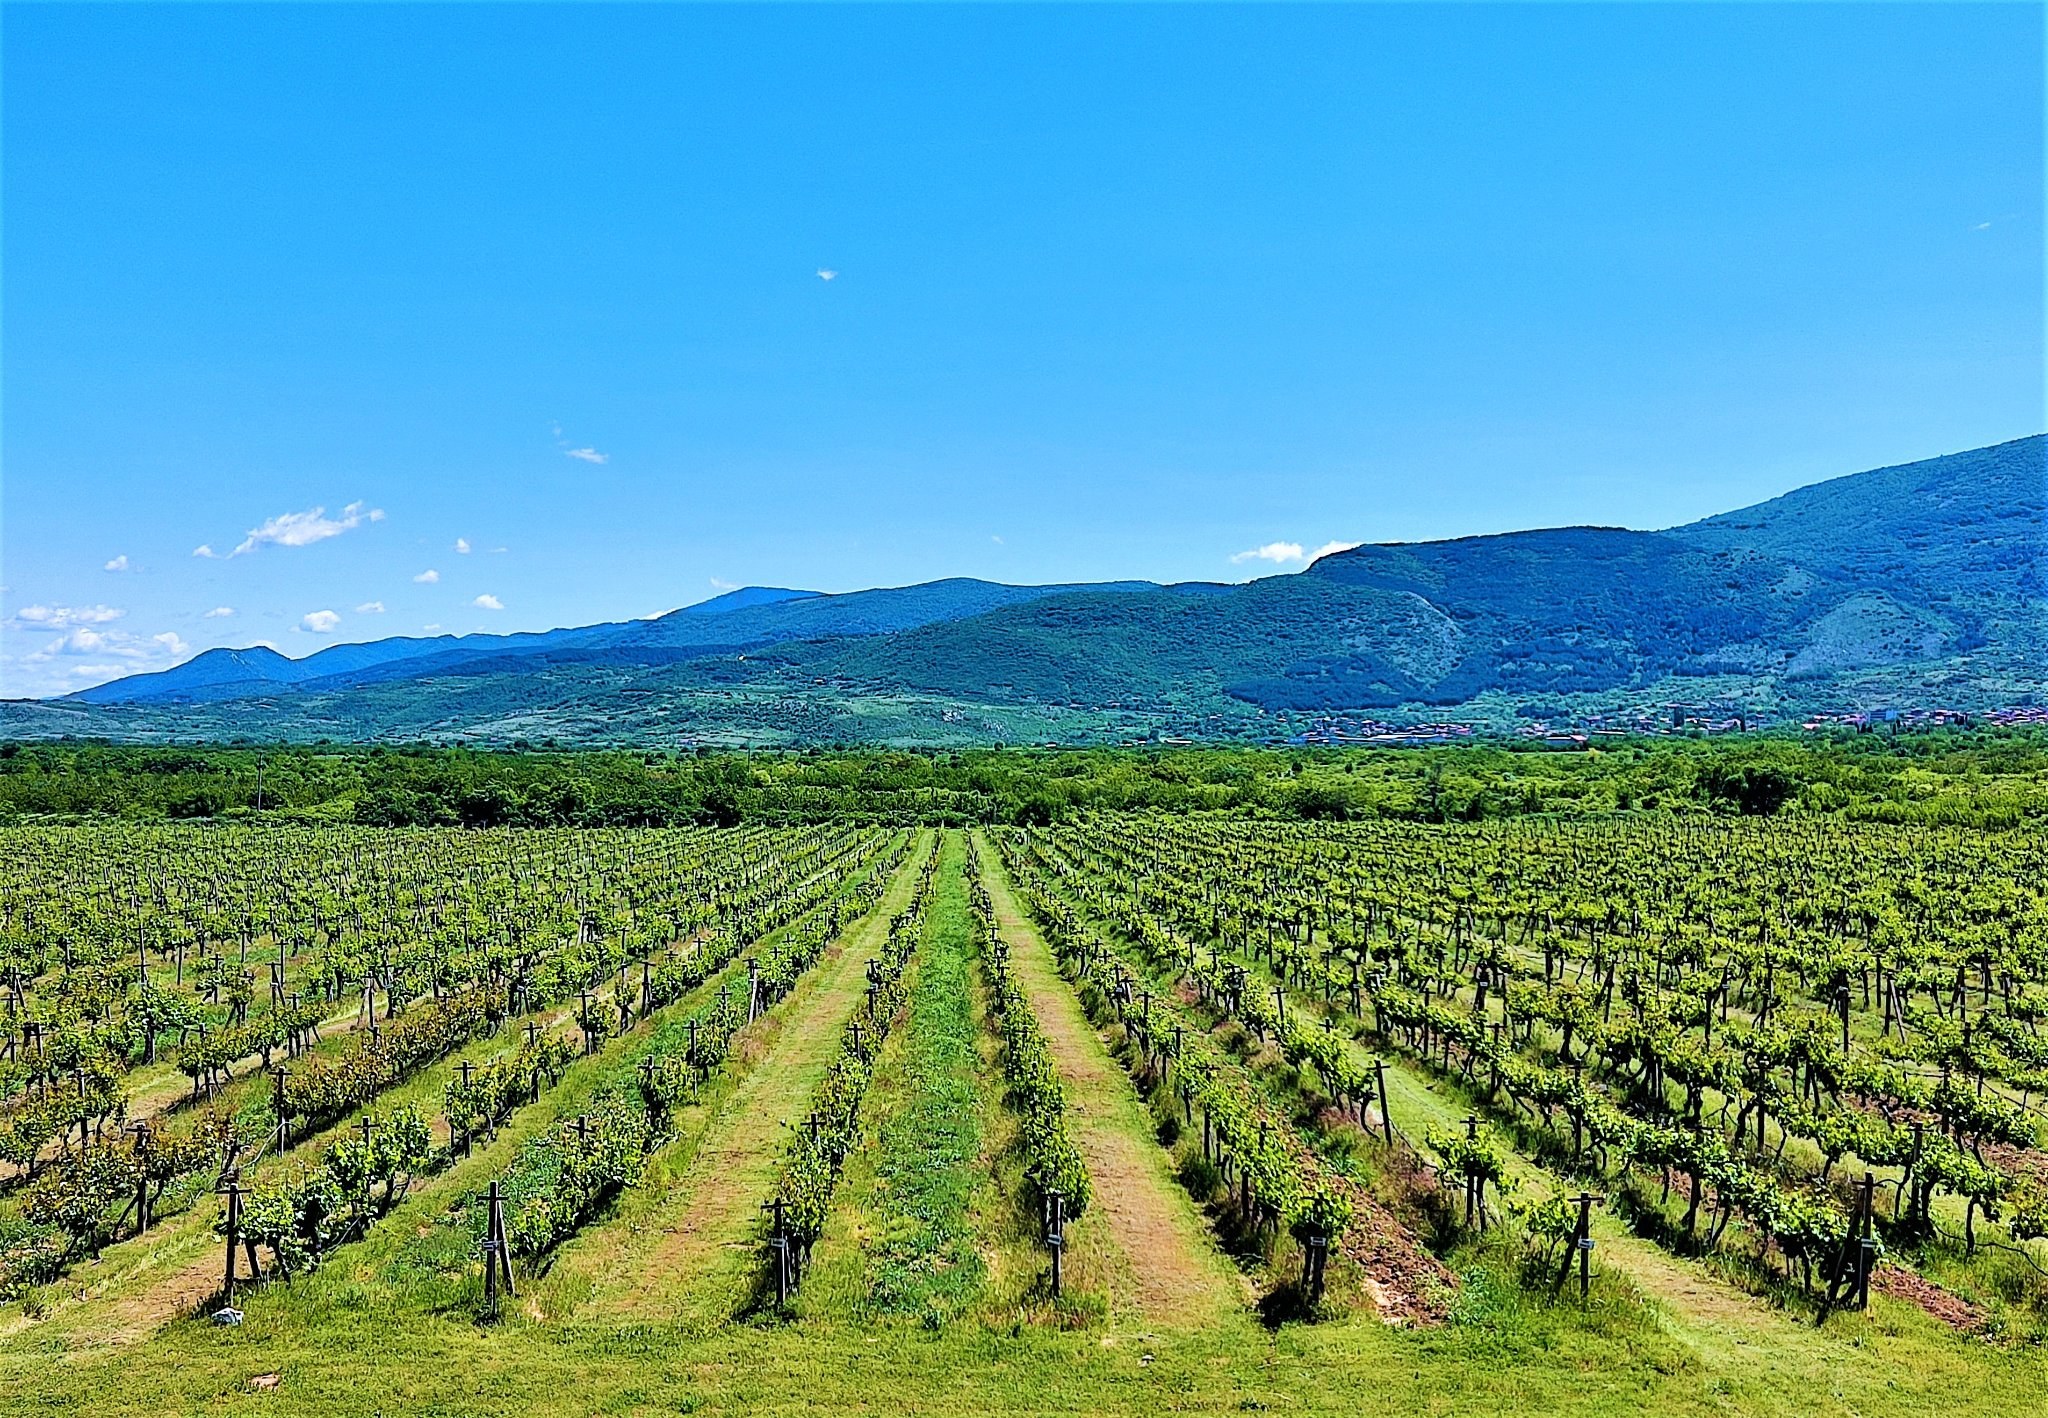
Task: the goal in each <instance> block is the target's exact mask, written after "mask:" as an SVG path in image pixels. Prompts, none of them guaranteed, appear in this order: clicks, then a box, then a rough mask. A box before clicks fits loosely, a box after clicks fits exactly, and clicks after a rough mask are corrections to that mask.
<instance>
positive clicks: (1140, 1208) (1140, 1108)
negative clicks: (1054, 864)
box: [981, 842, 1246, 1326]
mask: <svg viewBox="0 0 2048 1418" xmlns="http://www.w3.org/2000/svg"><path fill="white" fill-rule="evenodd" d="M981 856H982V861H983V863H984V870H985V872H986V881H987V885H988V892H989V898H990V900H991V901H993V902H994V904H995V912H996V927H997V929H999V930H1000V931H1001V932H1002V934H1003V939H1005V940H1006V941H1008V942H1009V943H1010V958H1011V969H1012V970H1013V971H1014V973H1015V976H1016V980H1017V988H1018V989H1020V990H1021V991H1023V993H1024V997H1025V998H1026V999H1027V1000H1028V1001H1030V1004H1031V1009H1032V1012H1033V1013H1034V1014H1035V1015H1036V1016H1037V1017H1038V1023H1039V1027H1040V1028H1041V1029H1043V1030H1044V1031H1045V1038H1046V1043H1047V1045H1048V1046H1049V1047H1050V1048H1051V1049H1052V1053H1053V1057H1054V1059H1055V1060H1057V1062H1058V1064H1059V1069H1060V1078H1061V1081H1062V1082H1063V1083H1064V1084H1065V1085H1066V1089H1067V1112H1068V1116H1069V1118H1070V1120H1071V1124H1072V1127H1073V1134H1074V1144H1075V1146H1077V1147H1079V1148H1080V1149H1081V1156H1082V1157H1083V1159H1084V1160H1086V1162H1087V1164H1088V1173H1089V1176H1090V1177H1091V1178H1092V1179H1093V1183H1094V1191H1095V1197H1094V1201H1093V1202H1092V1203H1091V1204H1090V1206H1089V1209H1088V1213H1087V1214H1086V1215H1085V1216H1083V1217H1082V1218H1081V1220H1080V1221H1079V1222H1078V1223H1076V1224H1075V1225H1074V1226H1073V1227H1071V1228H1069V1231H1068V1245H1069V1257H1070V1259H1071V1260H1072V1262H1073V1263H1074V1264H1075V1266H1076V1269H1077V1270H1078V1271H1079V1276H1077V1278H1081V1277H1085V1281H1084V1283H1093V1282H1096V1281H1098V1280H1099V1282H1100V1283H1102V1284H1103V1285H1104V1286H1105V1287H1106V1288H1107V1289H1108V1291H1109V1300H1110V1309H1111V1313H1112V1314H1113V1315H1114V1314H1116V1313H1117V1312H1119V1311H1127V1312H1132V1313H1135V1315H1137V1316H1138V1317H1141V1318H1143V1319H1144V1320H1147V1321H1150V1322H1154V1323H1158V1324H1165V1325H1182V1326H1185V1325H1199V1324H1204V1323H1210V1322H1214V1321H1216V1320H1218V1319H1220V1318H1222V1317H1224V1316H1226V1315H1229V1314H1231V1313H1233V1312H1235V1311H1237V1310H1239V1309H1240V1308H1241V1306H1242V1302H1243V1301H1244V1299H1245V1298H1246V1295H1245V1289H1244V1284H1243V1281H1242V1279H1241V1278H1240V1276H1239V1274H1238V1272H1237V1270H1236V1269H1235V1267H1233V1266H1232V1265H1231V1263H1230V1262H1229V1260H1228V1259H1227V1258H1226V1257H1225V1256H1224V1255H1223V1253H1222V1252H1221V1251H1220V1250H1219V1249H1218V1248H1217V1246H1216V1244H1215V1241H1214V1240H1213V1238H1212V1237H1211V1235H1210V1232H1209V1228H1208V1226H1207V1224H1206V1222H1205V1221H1204V1220H1203V1218H1202V1216H1201V1214H1200V1212H1199V1211H1197V1210H1196V1208H1195V1206H1194V1203H1193V1202H1192V1201H1190V1200H1189V1198H1188V1195H1187V1193H1186V1192H1185V1191H1184V1190H1183V1189H1182V1188H1181V1187H1180V1186H1179V1185H1178V1184H1177V1183H1176V1182H1175V1181H1174V1180H1173V1177H1172V1175H1171V1173H1170V1170H1169V1159H1168V1154H1167V1152H1166V1149H1165V1148H1163V1147H1161V1146H1160V1145H1159V1142H1158V1140H1157V1137H1156V1134H1155V1130H1154V1127H1153V1122H1152V1114H1151V1110H1150V1109H1149V1108H1147V1107H1146V1105H1145V1102H1144V1100H1143V1099H1141V1098H1140V1097H1139V1096H1138V1092H1137V1089H1136V1087H1135V1086H1134V1085H1133V1084H1132V1083H1131V1081H1130V1076H1129V1075H1128V1074H1126V1073H1125V1072H1124V1070H1123V1068H1122V1067H1121V1066H1120V1065H1118V1063H1117V1062H1116V1060H1115V1059H1113V1058H1111V1057H1110V1054H1109V1049H1108V1047H1107V1046H1106V1045H1105V1044H1104V1043H1103V1041H1102V1037H1101V1035H1099V1034H1097V1033H1096V1032H1095V1027H1094V1026H1093V1025H1092V1024H1091V1023H1089V1020H1088V1015H1087V1012H1086V1011H1085V1010H1083V1009H1082V1007H1081V1001H1080V998H1079V997H1078V996H1077V995H1076V994H1075V993H1074V991H1073V989H1072V988H1071V987H1070V986H1069V985H1068V983H1067V981H1066V978H1065V977H1064V976H1062V975H1061V974H1060V971H1059V966H1058V964H1057V963H1056V962H1055V961H1054V959H1053V954H1052V950H1051V948H1050V947H1049V946H1047V945H1046V943H1045V941H1044V940H1043V939H1041V938H1040V936H1039V934H1038V932H1037V930H1035V929H1034V928H1033V927H1032V926H1031V924H1030V922H1029V921H1028V920H1027V919H1026V918H1025V916H1024V914H1023V912H1022V910H1021V909H1020V908H1019V907H1018V905H1017V901H1016V898H1015V897H1014V896H1013V895H1012V894H1011V891H1010V882H1009V878H1008V876H1007V875H1006V874H1005V873H1004V871H1003V868H1002V860H1001V857H1000V856H999V855H998V854H997V852H996V851H995V849H994V847H993V846H991V845H989V844H988V843H986V842H983V843H982V844H981Z"/></svg>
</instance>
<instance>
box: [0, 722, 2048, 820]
mask: <svg viewBox="0 0 2048 1418" xmlns="http://www.w3.org/2000/svg"><path fill="white" fill-rule="evenodd" d="M1089 810H1107V811H1160V812H1173V813H1190V812H1197V813H1219V814H1227V815H1233V816H1245V817H1278V818H1298V819H1308V820H1374V819H1392V820H1402V821H1422V822H1459V821H1481V820H1486V819H1494V818H1504V817H1517V816H1524V815H1535V814H1552V815H1558V814H1562V815H1570V816H1583V815H1597V814H1605V813H1615V812H1679V813H1731V814H1746V815H1771V814H1779V813H1794V814H1799V813H1814V814H1829V815H1837V816H1843V817H1849V818H1855V819H1862V820H1875V821H1889V822H1901V823H1905V822H1945V823H1953V824H1958V825H1971V826H1982V827H1992V828H2001V827H2013V826H2018V825H2021V824H2023V823H2026V822H2029V821H2037V820H2039V819H2040V818H2042V817H2044V816H2048V736H2044V735H2042V734H2040V733H2038V732H2034V733H2029V732H2024V731H2013V732H1990V731H1959V730H1934V731H1927V732H1918V733H1905V734H1900V735H1897V736H1895V737H1894V736H1890V735H1886V736H1877V735H1861V736H1852V735H1843V736H1838V737H1832V738H1829V737H1822V736H1810V737H1805V738H1794V737H1774V736H1739V737H1729V738H1726V739H1683V738H1672V739H1642V740H1634V741H1626V742H1619V743H1615V744H1612V745H1605V746H1601V747H1598V748H1595V749H1590V750H1582V751H1575V752H1555V751H1548V750H1545V749H1541V748H1538V747H1535V746H1532V745H1521V744H1482V745H1473V746H1469V747H1467V746H1455V747H1443V748H1430V749H1377V748H1273V749H1262V748H1242V747H1229V748H1223V747H1217V748H1209V747H1199V746H1196V747H1157V748H1124V749H1110V748H1101V749H1067V750H1054V749H1045V750H1039V749H1017V748H1009V749H1005V748H986V749H971V750H960V751H943V750H923V751H908V750H890V749H860V750H833V749H807V750H804V751H801V752H768V751H755V752H749V751H742V750H710V749H696V750H682V751H653V750H627V749H616V750H591V749H576V750H557V749H552V748H548V747H544V746H543V747H534V746H531V745H524V744H521V745H516V746H514V747H512V748H509V749H503V750H488V749H477V748H465V747H448V746H440V745H418V746H397V747H393V746H385V745H376V746H369V747H359V746H350V745H339V744H321V743H315V744H295V745H252V744H231V745H191V746H183V745H180V746H139V745H117V744H109V743H103V742H92V741H70V740H60V741H56V742H41V743H7V744H0V823H5V822H18V821H49V820H58V821H65V820H90V819H99V818H122V819H129V820H137V821H167V820H182V819H198V820H208V819H212V820H240V819H248V818H255V817H259V816H260V817H261V818H263V819H265V820H278V819H283V820H292V821H314V822H352V823H357V824H361V825H365V826H384V827H399V826H445V827H466V828H493V827H557V826H577V827H655V826H689V825H716V826H730V825H735V824H738V823H743V822H811V821H827V820H833V819H859V820H864V821H884V822H895V823H909V822H920V823H940V824H951V825H961V824H972V823H1020V824H1044V823H1050V822H1055V821H1059V820H1061V819H1063V818H1065V817H1068V816H1070V815H1072V814H1074V813H1076V812H1081V811H1089Z"/></svg>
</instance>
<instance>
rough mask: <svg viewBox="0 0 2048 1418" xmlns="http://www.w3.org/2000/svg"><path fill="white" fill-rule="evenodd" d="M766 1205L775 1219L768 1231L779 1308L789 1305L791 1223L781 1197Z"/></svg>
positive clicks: (769, 1255)
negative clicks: (785, 1212)
mask: <svg viewBox="0 0 2048 1418" xmlns="http://www.w3.org/2000/svg"><path fill="white" fill-rule="evenodd" d="M766 1205H767V1207H768V1209H769V1210H770V1211H772V1212H773V1213H774V1219H773V1220H772V1221H771V1222H770V1225H769V1231H768V1262H769V1264H770V1265H772V1266H773V1267H774V1268H775V1303H776V1305H777V1306H783V1305H787V1304H788V1303H789V1289H790V1279H791V1277H790V1273H789V1223H788V1218H787V1217H786V1216H785V1214H784V1202H783V1200H782V1198H781V1197H779V1196H778V1197H776V1198H775V1200H773V1201H771V1202H768V1203H766Z"/></svg>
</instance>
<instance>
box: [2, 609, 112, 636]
mask: <svg viewBox="0 0 2048 1418" xmlns="http://www.w3.org/2000/svg"><path fill="white" fill-rule="evenodd" d="M127 613H128V612H126V611H124V610H119V609H116V608H115V607H113V606H42V605H36V606H23V607H22V608H21V609H20V610H18V611H16V612H15V613H14V619H15V621H16V622H18V623H19V624H21V625H23V626H30V627H34V628H36V629H39V630H68V629H70V628H71V627H72V626H74V625H105V624H106V623H107V622H109V621H114V620H119V619H120V618H121V617H122V616H124V615H126V614H127Z"/></svg>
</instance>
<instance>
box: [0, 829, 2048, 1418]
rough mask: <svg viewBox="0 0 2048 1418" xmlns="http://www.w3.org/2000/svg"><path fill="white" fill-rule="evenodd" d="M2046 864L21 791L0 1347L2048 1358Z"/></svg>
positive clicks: (1289, 1405) (1239, 1399) (562, 1372)
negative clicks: (383, 820)
mask: <svg viewBox="0 0 2048 1418" xmlns="http://www.w3.org/2000/svg"><path fill="white" fill-rule="evenodd" d="M2044 880H2048V839H2044V838H2043V837H2042V836H2041V834H2040V833H2039V832H2038V830H2034V829H2031V828H2027V827H2021V828H2018V829H2002V828H1984V827H1977V826H1969V827H1964V826H1945V825H1939V824H1933V823H1907V824H1896V823H1882V822H1853V821H1846V820H1842V819H1839V818H1826V817H1817V816H1811V815H1807V816H1790V817H1782V818H1765V817H1741V816H1729V815H1719V814H1705V813H1693V814H1676V813H1658V812H1649V813H1643V812H1635V813H1606V814H1600V815H1593V816H1586V817H1583V818H1577V819H1574V818H1566V817H1556V816H1530V817H1527V818H1523V819H1519V820H1509V821H1500V820H1493V821H1479V822H1475V823H1469V824H1466V823H1460V824H1440V823H1427V822H1409V821H1394V820H1373V821H1362V822H1341V821H1312V820H1299V819H1294V820H1283V819H1276V818H1270V817H1263V818H1262V817H1252V816H1225V815H1216V814H1207V813H1192V812H1191V813H1183V814H1166V813H1157V812H1115V811H1103V810H1093V811H1081V812H1074V813H1069V814H1067V815H1065V816H1064V818H1063V820H1061V821H1059V822H1057V823H1055V824H1053V825H1046V826H1025V825H1002V824H995V823H985V824H981V825H968V826H937V825H919V824H917V823H915V822H904V823H900V824H897V825H878V824H875V823H872V822H869V823H862V822H858V821H854V820H830V821H820V822H815V823H807V824H806V823H796V824H782V825H772V824H759V823H748V824H743V825H739V826H732V827H716V826H702V827H674V828H644V829H643V828H591V827H584V828H572V827H564V828H545V827H529V828H517V827H515V828H496V829H487V830H462V829H457V828H413V827H368V826H354V825H334V824H329V823H319V822H316V821H310V820H304V819H302V820H300V821H298V822H295V823H283V822H274V821H269V822H260V823H259V822H243V823H238V824H229V823H226V822H221V823H208V824H199V825H184V824H170V823H138V822H127V823H123V822H116V821H109V820H81V821H76V822H71V823H66V824H21V825H15V826H9V827H4V828H0V989H4V991H5V995H4V999H0V1005H4V1011H0V1024H4V1026H5V1029H6V1037H5V1041H4V1046H0V1398H4V1400H5V1407H6V1411H8V1412H10V1413H16V1412H19V1413H38V1412H51V1413H57V1412H66V1413H68V1412H77V1411H90V1412H94V1413H127V1412H136V1413H144V1412H146V1413H164V1412H204V1413H236V1412H243V1411H251V1412H253V1411H282V1412H291V1413H338V1414H339V1413H351V1414H353V1413H362V1414H371V1413H408V1414H423V1413H449V1414H472V1413H550V1414H552V1413H574V1414H584V1413H670V1412H683V1411H693V1412H705V1413H714V1412H761V1411H771V1412H773V1411H795V1410H798V1409H818V1408H825V1409H830V1410H848V1411H864V1412H876V1413H898V1412H932V1413H941V1412H958V1413H984V1412H991V1411H1019V1412H1024V1411H1033V1412H1037V1411H1067V1412H1134V1413H1135V1412H1146V1413H1152V1412H1161V1411H1223V1410H1230V1411H1252V1410H1259V1409H1270V1410H1276V1411H1332V1412H1337V1411H1342V1412H1346V1413H1352V1412H1356V1411H1358V1410H1359V1409H1360V1408H1361V1407H1367V1406H1370V1407H1374V1408H1378V1409H1381V1410H1383V1411H1389V1412H1395V1411H1398V1412H1440V1413H1478V1412H1501V1411H1511V1412H1517V1413H1527V1412H1560V1413H1565V1412H1569V1413H1575V1414H1598V1413H1610V1412H1615V1413H1618V1412H1624V1411H1629V1412H1639V1411H1654V1412H1658V1413H1695V1412H1698V1413H1779V1412H1784V1413H1794V1412H1796V1413H1800V1414H1833V1413H1841V1414H1858V1415H1875V1414H1915V1413H1926V1412H1929V1411H1932V1410H1933V1409H1934V1408H1935V1407H1936V1406H1938V1405H1947V1406H1949V1407H1951V1408H1957V1409H1959V1410H1961V1411H1968V1412H1971V1413H1982V1414H2005V1413H2010V1414H2022V1413H2038V1412H2040V1411H2041V1409H2042V1406H2043V1403H2044V1400H2048V1240H2044V1236H2048V1148H2044V1138H2048V1097H2044V1095H2048V1037H2044V1035H2043V1029H2042V1020H2043V1015H2044V1014H2048V898H2044V894H2043V893H2044V888H2043V882H2044ZM1055 1212H1056V1213H1057V1217H1058V1219H1057V1221H1055V1220H1054V1219H1053V1217H1054V1215H1055ZM1054 1232H1058V1233H1059V1245H1058V1246H1057V1248H1056V1249H1057V1275H1058V1282H1057V1288H1055V1284H1054V1274H1055V1270H1054V1261H1055V1247H1054V1246H1053V1245H1052V1244H1050V1241H1051V1237H1052V1234H1053V1233H1054ZM1587 1242H1589V1243H1590V1245H1588V1244H1585V1243H1587ZM1582 1262H1583V1269H1581V1263H1582ZM231 1274H232V1277H233V1278H232V1280H230V1279H229V1277H230V1275H231ZM228 1306H232V1308H233V1311H234V1313H235V1315H236V1316H237V1317H238V1322H236V1323H233V1324H225V1323H220V1322H218V1320H217V1316H218V1312H220V1311H222V1310H223V1309H224V1307H228Z"/></svg>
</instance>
